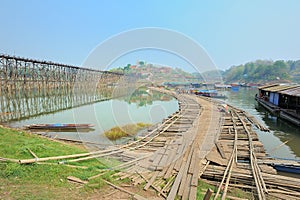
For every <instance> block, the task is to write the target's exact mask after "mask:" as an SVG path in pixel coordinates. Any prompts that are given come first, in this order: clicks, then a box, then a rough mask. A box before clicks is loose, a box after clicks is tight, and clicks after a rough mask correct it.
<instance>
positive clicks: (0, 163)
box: [0, 127, 111, 199]
mask: <svg viewBox="0 0 300 200" xmlns="http://www.w3.org/2000/svg"><path fill="white" fill-rule="evenodd" d="M0 138H1V140H0V157H1V159H0V198H1V199H84V198H86V197H88V196H91V195H92V194H93V189H97V188H102V187H103V186H104V185H105V183H104V181H103V179H106V180H110V175H111V172H108V173H106V174H103V176H102V177H99V178H95V179H93V180H91V181H90V184H89V185H88V184H85V185H82V184H74V183H72V182H70V181H68V178H69V177H72V176H73V177H77V178H80V179H81V180H83V181H86V180H88V178H89V177H92V176H95V175H97V174H99V171H103V170H105V169H106V168H107V162H106V161H105V160H101V162H100V161H99V160H97V159H91V160H87V161H82V162H80V163H72V164H69V165H59V164H57V161H56V160H53V161H51V160H49V161H47V162H43V163H42V162H34V163H32V164H20V163H18V160H22V159H32V158H35V156H37V157H39V158H44V157H53V156H62V155H70V154H80V153H86V151H85V150H84V148H83V147H80V146H77V145H74V144H67V143H62V142H56V141H50V140H49V139H46V138H41V137H39V136H36V135H33V134H30V133H26V132H23V131H18V130H12V129H8V128H4V127H0ZM3 158H8V159H12V160H11V162H10V161H5V159H3ZM36 160H37V161H38V158H36ZM14 161H17V162H14ZM92 184H93V185H92Z"/></svg>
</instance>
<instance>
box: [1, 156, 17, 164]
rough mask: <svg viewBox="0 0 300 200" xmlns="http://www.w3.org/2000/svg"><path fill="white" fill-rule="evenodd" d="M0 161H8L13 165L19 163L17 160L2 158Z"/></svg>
mask: <svg viewBox="0 0 300 200" xmlns="http://www.w3.org/2000/svg"><path fill="white" fill-rule="evenodd" d="M0 161H2V162H6V161H8V162H13V163H19V160H17V159H12V158H3V157H0Z"/></svg>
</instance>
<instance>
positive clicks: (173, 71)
mask: <svg viewBox="0 0 300 200" xmlns="http://www.w3.org/2000/svg"><path fill="white" fill-rule="evenodd" d="M110 71H112V72H119V73H124V74H127V75H135V76H137V77H138V78H139V79H140V80H141V81H148V82H151V83H157V84H162V83H164V82H190V83H204V82H207V83H216V82H225V83H236V82H240V83H260V84H264V83H267V82H276V81H277V82H278V81H280V82H283V81H285V82H286V81H288V82H296V83H300V60H297V61H283V60H278V61H271V60H257V61H255V62H248V63H246V64H243V65H238V66H232V67H230V68H229V69H228V70H226V71H222V70H212V71H206V72H203V73H201V74H200V73H197V72H194V73H188V72H185V71H183V70H182V69H180V68H172V67H169V66H162V65H156V64H149V63H145V62H143V61H139V62H137V63H136V64H135V65H133V64H127V65H126V66H124V67H119V68H114V69H111V70H110Z"/></svg>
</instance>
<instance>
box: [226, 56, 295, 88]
mask: <svg viewBox="0 0 300 200" xmlns="http://www.w3.org/2000/svg"><path fill="white" fill-rule="evenodd" d="M224 78H225V81H226V82H229V83H231V82H246V83H248V82H257V83H264V82H269V81H274V80H292V81H295V82H297V81H299V80H300V61H283V60H278V61H275V62H274V61H269V60H257V61H255V62H249V63H246V64H244V65H239V66H233V67H231V68H230V69H228V70H226V71H225V73H224Z"/></svg>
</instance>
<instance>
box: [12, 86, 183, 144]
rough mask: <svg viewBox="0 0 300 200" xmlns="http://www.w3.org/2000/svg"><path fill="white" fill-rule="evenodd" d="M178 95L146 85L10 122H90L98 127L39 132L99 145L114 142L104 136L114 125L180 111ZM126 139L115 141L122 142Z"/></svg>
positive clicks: (20, 124) (151, 119) (150, 120)
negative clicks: (120, 94) (125, 93)
mask: <svg viewBox="0 0 300 200" xmlns="http://www.w3.org/2000/svg"><path fill="white" fill-rule="evenodd" d="M178 108H179V107H178V102H177V100H176V99H175V98H173V97H171V96H169V95H166V94H162V93H159V92H156V91H149V90H146V89H145V88H141V89H140V90H136V91H135V92H134V93H133V94H131V95H129V96H127V97H123V98H118V99H112V100H107V101H101V102H97V103H94V104H89V105H84V106H80V107H76V108H72V109H67V110H62V111H58V112H55V113H52V114H45V115H39V116H35V117H30V118H27V119H21V120H18V121H12V122H9V123H8V124H7V125H9V126H10V127H15V128H22V127H23V126H25V125H29V124H44V123H88V124H94V125H95V126H94V127H93V128H94V129H91V130H88V131H83V132H80V131H76V130H75V131H69V132H65V131H47V132H39V134H43V135H47V136H50V137H55V138H63V139H71V140H80V141H84V142H91V143H97V144H105V145H106V144H112V141H110V140H109V139H107V138H106V137H105V136H104V134H103V133H104V131H106V130H109V129H111V128H112V127H114V126H123V125H125V124H135V123H138V122H143V123H148V124H155V123H158V122H161V121H162V120H163V119H164V118H166V117H167V116H169V115H171V114H172V113H174V112H176V111H177V110H178ZM120 142H122V140H119V141H115V142H114V143H120Z"/></svg>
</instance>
